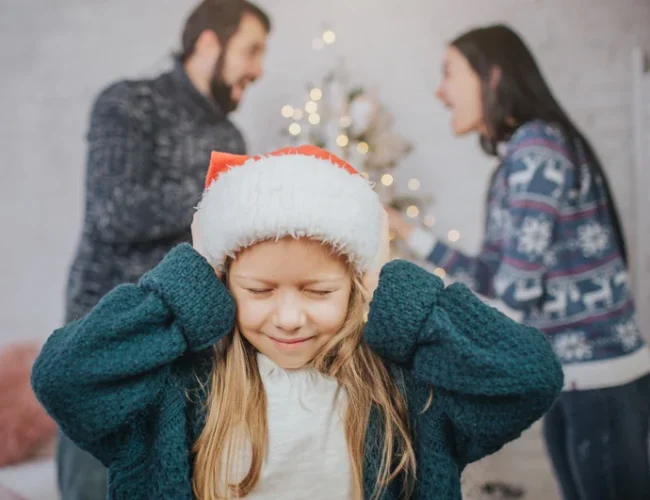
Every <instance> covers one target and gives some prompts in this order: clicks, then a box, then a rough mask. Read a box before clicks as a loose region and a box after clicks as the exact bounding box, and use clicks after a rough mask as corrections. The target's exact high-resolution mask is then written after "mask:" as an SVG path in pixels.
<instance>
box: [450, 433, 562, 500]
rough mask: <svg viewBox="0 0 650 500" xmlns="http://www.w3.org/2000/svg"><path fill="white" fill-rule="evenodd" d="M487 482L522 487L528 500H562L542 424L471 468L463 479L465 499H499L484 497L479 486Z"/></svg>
mask: <svg viewBox="0 0 650 500" xmlns="http://www.w3.org/2000/svg"><path fill="white" fill-rule="evenodd" d="M485 481H500V482H505V483H509V484H512V485H514V486H519V487H523V488H524V489H525V490H526V494H525V495H524V497H523V499H525V500H560V494H559V492H558V489H557V487H556V485H555V480H554V479H553V476H552V473H551V468H550V464H549V462H548V459H547V457H546V451H545V450H544V445H543V443H542V437H541V424H540V423H537V424H535V425H534V426H533V427H532V428H531V429H530V430H529V431H527V432H526V433H524V435H522V437H521V438H519V439H518V440H516V441H513V442H512V443H510V444H508V445H507V446H506V447H505V448H503V449H502V450H501V451H499V452H498V453H496V454H494V455H492V456H490V457H487V458H485V459H483V460H481V461H480V462H477V463H475V464H472V465H470V466H469V467H468V468H467V470H466V471H465V473H464V475H463V478H462V482H463V499H464V500H495V499H500V498H501V497H499V496H495V495H492V496H488V495H485V494H482V493H481V491H480V485H481V484H483V483H484V482H485Z"/></svg>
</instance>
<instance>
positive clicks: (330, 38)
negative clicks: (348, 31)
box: [323, 30, 336, 45]
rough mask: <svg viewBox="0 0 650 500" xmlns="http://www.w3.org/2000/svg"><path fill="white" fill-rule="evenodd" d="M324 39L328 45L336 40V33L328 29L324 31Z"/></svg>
mask: <svg viewBox="0 0 650 500" xmlns="http://www.w3.org/2000/svg"><path fill="white" fill-rule="evenodd" d="M323 41H324V42H325V43H326V44H328V45H332V44H333V43H334V42H335V41H336V34H335V33H334V32H333V31H332V30H326V31H325V33H323Z"/></svg>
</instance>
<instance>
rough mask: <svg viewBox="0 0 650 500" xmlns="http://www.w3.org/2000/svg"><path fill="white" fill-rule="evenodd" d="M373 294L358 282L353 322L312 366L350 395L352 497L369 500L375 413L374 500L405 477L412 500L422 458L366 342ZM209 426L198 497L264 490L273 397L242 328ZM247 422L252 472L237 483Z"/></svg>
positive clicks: (220, 352)
mask: <svg viewBox="0 0 650 500" xmlns="http://www.w3.org/2000/svg"><path fill="white" fill-rule="evenodd" d="M367 302H368V299H367V294H366V292H365V290H364V289H363V287H362V286H361V283H360V281H359V280H358V279H357V278H356V277H355V278H353V286H352V292H351V295H350V303H349V307H348V315H347V319H346V321H345V323H344V325H343V327H342V329H341V331H340V332H339V333H338V334H336V335H335V336H334V337H333V338H332V339H331V340H330V341H329V342H328V343H327V344H326V345H325V346H324V347H323V349H321V351H320V352H319V353H318V354H317V355H316V357H315V359H314V360H313V361H312V366H313V368H315V369H316V370H318V371H319V372H321V373H323V374H325V375H328V376H331V377H334V378H335V379H336V380H337V381H338V382H339V384H340V387H341V388H343V389H344V390H345V391H346V396H347V407H346V411H345V417H344V426H345V436H346V441H347V448H348V453H349V457H350V462H351V468H352V474H353V497H354V498H355V499H357V500H361V499H362V498H363V496H364V487H363V463H364V445H365V440H366V429H367V427H368V422H369V418H370V413H371V411H374V410H377V413H378V415H377V416H378V417H379V419H378V420H379V422H381V423H383V437H384V439H383V446H382V451H381V462H380V467H379V474H378V477H377V481H376V484H375V490H374V494H373V498H378V497H379V495H380V494H381V492H382V490H383V489H385V488H386V487H387V486H388V484H389V483H390V482H391V481H392V480H393V479H395V478H396V477H397V476H398V475H401V476H402V478H403V490H404V491H403V493H404V496H405V497H406V498H408V496H409V495H410V493H411V492H412V490H413V484H414V482H415V452H414V450H413V446H412V443H411V437H410V425H409V415H408V409H407V406H406V402H405V400H404V397H403V395H402V394H401V393H400V391H399V389H398V387H397V385H396V383H395V381H394V380H393V379H392V377H391V376H390V374H389V373H388V370H387V368H386V366H385V365H384V363H383V362H382V360H381V359H380V358H379V357H378V356H377V355H376V354H375V353H374V352H372V350H371V349H370V347H369V346H368V345H367V344H366V343H365V342H364V341H363V339H362V335H363V327H364V323H365V321H364V318H365V313H366V306H367ZM206 406H207V408H206V410H207V416H206V422H205V427H204V428H203V431H202V433H201V435H200V437H199V439H198V440H197V442H196V444H195V445H194V448H193V452H194V453H195V465H194V475H193V479H192V486H193V490H194V494H195V495H196V497H197V498H199V499H201V500H222V499H229V498H241V497H244V496H246V495H248V494H249V493H250V492H251V491H252V490H253V489H254V488H255V486H256V485H257V483H258V481H259V479H260V474H261V471H262V464H263V461H264V457H265V456H266V452H267V441H268V440H267V433H268V427H267V422H266V415H267V412H266V394H265V392H264V387H263V385H262V379H261V377H260V373H259V371H258V367H257V361H256V357H255V352H254V349H253V347H252V346H251V345H250V344H249V343H248V342H247V341H246V339H245V338H244V337H243V336H242V335H241V333H239V331H238V330H237V329H236V328H235V330H234V331H233V334H232V335H229V336H228V337H227V338H225V339H223V340H222V341H220V342H219V343H218V344H217V345H216V346H215V362H214V364H213V369H212V374H211V387H210V395H209V397H208V398H207V403H206ZM242 423H243V424H244V430H245V436H246V438H247V440H248V441H249V442H250V449H251V452H252V454H251V462H250V469H249V470H248V473H247V474H246V475H245V476H244V477H243V479H241V481H240V482H238V483H233V482H232V481H231V471H232V465H233V463H235V461H236V460H237V458H238V457H237V456H236V453H238V452H239V451H240V450H241V442H238V441H239V440H238V434H237V431H238V430H239V429H240V426H241V424H242Z"/></svg>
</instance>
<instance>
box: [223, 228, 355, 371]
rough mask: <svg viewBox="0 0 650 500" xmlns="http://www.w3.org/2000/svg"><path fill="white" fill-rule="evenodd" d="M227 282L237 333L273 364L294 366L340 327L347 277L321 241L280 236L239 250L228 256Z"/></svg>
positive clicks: (345, 306) (347, 299)
mask: <svg viewBox="0 0 650 500" xmlns="http://www.w3.org/2000/svg"><path fill="white" fill-rule="evenodd" d="M228 286H229V288H230V290H231V292H232V294H233V296H234V298H235V302H236V303H237V323H238V327H239V330H240V332H241V334H242V335H243V336H244V337H245V338H246V339H247V340H248V341H249V342H250V343H251V344H252V345H253V346H254V347H255V348H256V349H257V350H258V351H260V352H261V353H262V354H264V355H265V356H267V357H268V358H270V359H271V361H273V362H274V363H275V364H276V365H278V366H280V367H282V368H287V369H295V368H300V367H301V366H303V365H305V364H307V363H309V362H310V361H311V360H312V359H313V358H314V357H315V355H316V353H317V352H318V350H319V349H320V348H321V347H323V345H325V343H327V341H329V340H330V339H331V338H332V336H334V335H336V334H337V333H338V332H339V331H340V330H341V328H342V327H343V324H344V323H345V320H346V317H347V314H348V305H349V302H350V294H351V292H352V277H351V274H350V272H349V268H348V266H347V265H346V263H345V260H344V259H343V258H342V257H339V256H336V255H333V254H332V251H331V249H330V247H328V246H327V245H323V244H322V243H320V242H316V241H313V240H310V239H305V238H302V239H294V238H283V239H281V240H279V241H275V240H273V241H266V242H262V243H258V244H256V245H253V246H251V247H249V248H247V249H246V250H244V251H242V252H241V253H240V254H239V255H238V256H237V258H236V259H235V260H233V261H232V264H231V266H230V271H229V273H228Z"/></svg>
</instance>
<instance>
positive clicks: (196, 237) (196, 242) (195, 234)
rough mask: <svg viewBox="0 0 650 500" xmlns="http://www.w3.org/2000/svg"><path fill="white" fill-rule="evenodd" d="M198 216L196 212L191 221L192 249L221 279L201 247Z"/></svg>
mask: <svg viewBox="0 0 650 500" xmlns="http://www.w3.org/2000/svg"><path fill="white" fill-rule="evenodd" d="M198 214H199V213H198V211H197V212H194V218H193V219H192V226H191V229H192V246H193V247H194V250H196V251H197V252H198V253H199V254H200V255H201V256H202V257H204V258H205V260H207V261H208V262H209V263H210V265H211V266H212V268H213V269H214V272H215V273H216V275H217V277H218V278H219V279H221V278H222V277H223V275H222V273H221V272H220V271H218V270H217V267H215V265H214V264H213V263H212V262H210V261H209V260H208V254H207V252H206V251H205V247H204V246H203V238H202V237H201V231H200V229H199V219H198Z"/></svg>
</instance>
